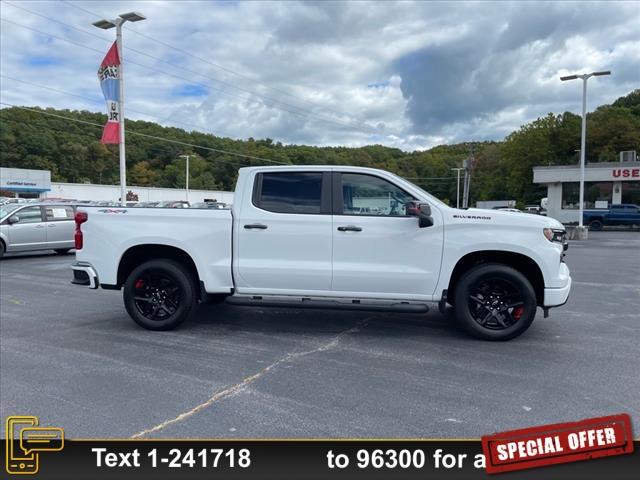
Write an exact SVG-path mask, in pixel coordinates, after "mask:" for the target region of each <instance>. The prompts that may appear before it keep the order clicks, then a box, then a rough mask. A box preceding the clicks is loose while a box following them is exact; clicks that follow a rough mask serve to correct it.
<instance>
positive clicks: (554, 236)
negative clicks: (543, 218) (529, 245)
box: [542, 228, 567, 250]
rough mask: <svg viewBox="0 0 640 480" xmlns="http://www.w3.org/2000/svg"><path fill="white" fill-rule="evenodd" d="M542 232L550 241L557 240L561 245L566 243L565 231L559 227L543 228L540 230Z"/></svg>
mask: <svg viewBox="0 0 640 480" xmlns="http://www.w3.org/2000/svg"><path fill="white" fill-rule="evenodd" d="M542 233H543V234H544V236H545V237H546V238H547V240H549V241H550V242H557V243H561V244H562V245H567V232H566V231H564V230H561V229H559V228H545V229H543V230H542ZM565 250H566V248H565Z"/></svg>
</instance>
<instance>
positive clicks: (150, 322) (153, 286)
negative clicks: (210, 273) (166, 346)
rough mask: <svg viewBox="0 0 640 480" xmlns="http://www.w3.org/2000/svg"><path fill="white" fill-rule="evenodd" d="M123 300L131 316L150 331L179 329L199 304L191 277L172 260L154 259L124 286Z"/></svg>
mask: <svg viewBox="0 0 640 480" xmlns="http://www.w3.org/2000/svg"><path fill="white" fill-rule="evenodd" d="M123 297H124V306H125V308H126V309H127V312H128V313H129V316H130V317H131V318H132V319H133V321H134V322H136V323H137V324H138V325H140V326H141V327H144V328H146V329H148V330H171V329H173V328H176V327H177V326H178V325H180V324H181V323H182V322H184V321H185V320H186V319H187V318H188V317H189V315H190V314H191V312H192V311H193V309H194V307H195V306H196V304H197V297H196V289H195V287H194V282H193V279H192V278H191V275H190V274H189V272H188V271H187V270H186V269H185V268H184V267H183V266H182V265H180V264H179V263H177V262H175V261H173V260H169V259H159V260H151V261H148V262H145V263H143V264H141V265H139V266H138V267H136V268H135V269H134V270H133V271H132V272H131V274H130V275H129V277H128V278H127V281H126V282H125V284H124V292H123Z"/></svg>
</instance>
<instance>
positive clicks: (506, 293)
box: [454, 264, 537, 340]
mask: <svg viewBox="0 0 640 480" xmlns="http://www.w3.org/2000/svg"><path fill="white" fill-rule="evenodd" d="M454 306H455V313H456V318H457V319H458V322H459V323H460V324H461V325H462V327H463V328H464V329H465V330H466V331H467V332H468V333H469V334H471V335H473V336H474V337H477V338H481V339H483V340H509V339H512V338H515V337H517V336H519V335H521V334H522V333H523V332H525V331H526V330H527V329H528V328H529V326H530V325H531V322H533V318H534V317H535V316H536V310H537V300H536V294H535V291H534V289H533V286H532V285H531V283H530V282H529V280H527V278H526V277H525V276H524V275H522V274H521V273H520V272H518V271H517V270H515V269H513V268H511V267H508V266H506V265H501V264H486V265H480V266H477V267H475V268H472V269H471V270H469V271H468V272H467V273H465V274H464V275H463V276H462V278H461V279H460V281H459V282H458V285H457V286H456V289H455V303H454Z"/></svg>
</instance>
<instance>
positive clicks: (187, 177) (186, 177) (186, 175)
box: [180, 155, 191, 202]
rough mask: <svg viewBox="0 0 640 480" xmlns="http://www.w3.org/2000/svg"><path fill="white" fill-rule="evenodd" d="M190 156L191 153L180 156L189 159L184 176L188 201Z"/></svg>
mask: <svg viewBox="0 0 640 480" xmlns="http://www.w3.org/2000/svg"><path fill="white" fill-rule="evenodd" d="M190 156H191V155H180V158H184V159H186V160H187V168H186V172H185V176H184V178H185V181H184V184H185V188H184V190H185V197H186V199H187V202H188V201H189V157H190Z"/></svg>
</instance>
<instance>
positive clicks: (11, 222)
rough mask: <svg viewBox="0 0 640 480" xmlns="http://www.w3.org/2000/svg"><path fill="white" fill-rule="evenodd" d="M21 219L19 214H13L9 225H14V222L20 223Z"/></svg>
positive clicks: (8, 221)
mask: <svg viewBox="0 0 640 480" xmlns="http://www.w3.org/2000/svg"><path fill="white" fill-rule="evenodd" d="M19 221H20V217H19V216H17V215H11V216H10V217H9V220H7V223H8V224H9V225H13V224H14V223H18V222H19Z"/></svg>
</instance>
